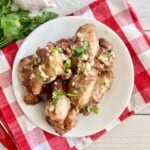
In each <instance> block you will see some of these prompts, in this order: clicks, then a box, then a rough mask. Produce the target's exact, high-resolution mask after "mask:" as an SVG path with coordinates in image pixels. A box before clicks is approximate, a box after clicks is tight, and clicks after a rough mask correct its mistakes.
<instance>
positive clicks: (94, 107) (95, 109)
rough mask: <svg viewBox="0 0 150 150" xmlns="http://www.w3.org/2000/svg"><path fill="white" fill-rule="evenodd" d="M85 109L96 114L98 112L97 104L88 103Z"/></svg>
mask: <svg viewBox="0 0 150 150" xmlns="http://www.w3.org/2000/svg"><path fill="white" fill-rule="evenodd" d="M87 111H88V112H89V113H90V112H93V113H94V114H98V113H99V108H98V107H97V106H92V105H89V106H88V107H87Z"/></svg>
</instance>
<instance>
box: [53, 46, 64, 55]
mask: <svg viewBox="0 0 150 150" xmlns="http://www.w3.org/2000/svg"><path fill="white" fill-rule="evenodd" d="M60 52H62V49H61V47H58V46H56V47H54V48H53V53H54V54H58V53H60Z"/></svg>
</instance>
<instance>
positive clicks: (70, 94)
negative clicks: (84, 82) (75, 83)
mask: <svg viewBox="0 0 150 150" xmlns="http://www.w3.org/2000/svg"><path fill="white" fill-rule="evenodd" d="M67 96H69V97H74V96H78V91H76V90H74V91H73V92H72V93H67Z"/></svg>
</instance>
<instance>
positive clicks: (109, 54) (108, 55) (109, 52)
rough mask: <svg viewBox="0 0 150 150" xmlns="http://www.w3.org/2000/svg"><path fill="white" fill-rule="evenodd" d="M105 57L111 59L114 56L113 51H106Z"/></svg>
mask: <svg viewBox="0 0 150 150" xmlns="http://www.w3.org/2000/svg"><path fill="white" fill-rule="evenodd" d="M104 55H105V56H106V57H108V58H110V57H111V55H112V51H111V50H108V51H105V52H104Z"/></svg>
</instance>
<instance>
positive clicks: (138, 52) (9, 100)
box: [0, 0, 150, 150]
mask: <svg viewBox="0 0 150 150" xmlns="http://www.w3.org/2000/svg"><path fill="white" fill-rule="evenodd" d="M73 15H81V16H84V17H88V18H95V19H97V20H98V21H100V22H102V23H104V24H106V25H107V26H109V27H110V28H112V29H113V30H114V31H115V32H116V33H117V34H118V35H119V36H120V37H121V39H122V40H123V41H124V43H125V44H126V46H127V48H128V50H129V52H130V55H131V57H132V61H133V64H134V73H135V82H134V83H135V84H134V89H133V93H132V97H131V100H130V102H129V104H128V106H127V107H126V109H125V110H124V112H123V113H122V115H121V116H120V117H119V118H118V119H117V120H115V121H114V122H113V123H112V124H111V125H110V126H109V127H107V128H106V129H103V130H102V131H99V132H98V133H95V134H94V135H91V136H88V137H82V138H64V137H59V136H55V135H52V134H49V133H47V132H44V131H42V130H41V129H40V128H38V127H36V126H35V125H33V124H32V123H31V122H30V121H29V120H28V118H27V117H26V116H25V115H24V113H23V112H22V111H21V109H20V107H19V105H18V103H17V101H16V98H15V97H14V93H13V89H12V79H11V69H12V64H13V60H14V58H15V55H16V52H17V50H18V48H19V45H20V43H19V42H17V43H13V44H11V45H9V46H7V47H5V48H4V49H3V50H2V51H0V111H1V115H2V117H3V121H5V123H6V124H7V128H8V130H9V131H10V134H11V135H12V136H13V137H14V140H15V142H16V145H17V146H18V149H19V150H30V149H34V150H48V149H52V150H60V149H61V150H70V149H71V150H75V149H80V148H83V147H85V146H88V145H89V144H90V143H92V142H93V141H95V140H96V139H98V138H100V137H101V136H102V135H103V134H104V133H106V132H108V131H109V130H110V129H112V128H113V127H115V126H116V125H117V124H119V123H121V122H122V121H123V120H125V119H126V118H128V117H129V116H131V115H133V114H134V113H136V112H137V111H139V110H141V109H143V108H145V107H147V106H148V105H149V104H150V39H148V36H147V35H146V34H145V32H144V31H143V29H142V27H141V25H140V22H139V20H138V18H137V16H136V14H135V12H134V10H133V9H132V7H131V6H130V5H129V4H128V3H127V1H125V0H97V1H96V2H94V3H93V4H91V5H89V6H88V7H86V8H84V9H82V10H80V11H77V12H75V13H74V14H73ZM1 133H2V132H1V130H0V134H1ZM3 138H4V137H3ZM0 140H1V136H0ZM1 141H2V140H1ZM3 145H5V146H10V145H9V142H8V143H7V144H6V142H3Z"/></svg>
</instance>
